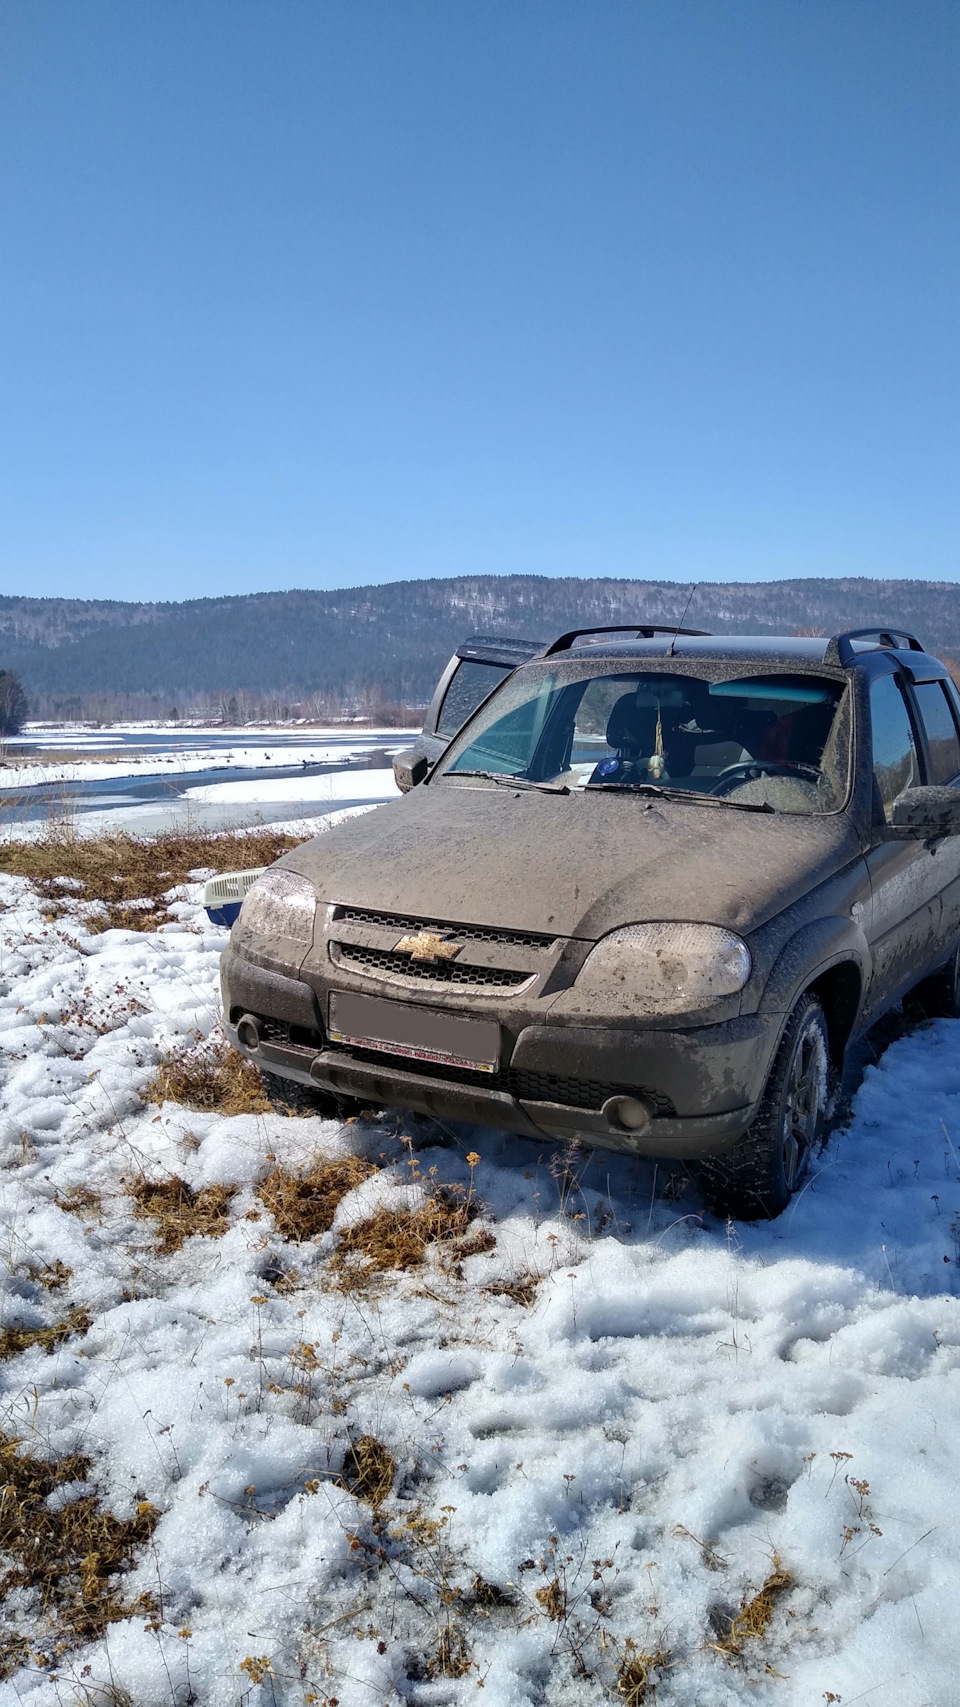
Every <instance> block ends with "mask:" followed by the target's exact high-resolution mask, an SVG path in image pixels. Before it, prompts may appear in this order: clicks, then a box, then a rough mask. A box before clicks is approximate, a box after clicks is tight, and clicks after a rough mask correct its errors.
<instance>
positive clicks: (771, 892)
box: [223, 630, 960, 1213]
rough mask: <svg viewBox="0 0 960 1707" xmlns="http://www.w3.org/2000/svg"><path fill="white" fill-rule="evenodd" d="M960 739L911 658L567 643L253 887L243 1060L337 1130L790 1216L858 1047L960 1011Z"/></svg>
mask: <svg viewBox="0 0 960 1707" xmlns="http://www.w3.org/2000/svg"><path fill="white" fill-rule="evenodd" d="M531 708H533V709H531ZM538 719H539V723H538V721H537V720H538ZM578 719H579V720H580V721H579V722H578V721H577V720H578ZM958 730H960V699H958V697H957V694H956V690H955V689H954V688H953V686H952V683H951V682H950V680H949V677H948V673H947V671H946V669H945V668H944V666H943V665H942V664H941V663H939V662H938V661H937V660H936V659H933V658H931V657H930V656H929V655H927V654H926V653H925V652H924V651H923V650H922V649H921V647H920V645H919V643H918V642H917V641H916V640H915V639H913V638H912V637H911V636H906V635H900V634H893V633H870V634H862V635H849V636H837V637H834V638H833V639H832V640H829V641H828V640H825V639H824V640H812V639H785V640H780V639H776V638H772V639H771V638H756V637H731V636H719V637H709V636H700V635H693V634H685V635H680V634H670V635H667V634H666V633H661V632H657V631H637V630H631V631H629V633H617V634H616V635H615V636H611V635H603V634H597V633H596V631H594V633H592V634H587V635H573V636H564V637H563V638H562V639H561V640H560V641H558V642H556V643H555V644H554V645H553V646H552V647H547V648H544V649H543V651H542V652H541V654H540V655H539V656H538V657H536V658H535V659H533V660H532V661H531V662H528V663H525V664H522V665H521V666H520V667H519V668H517V669H515V670H514V671H513V673H512V674H511V675H510V677H509V678H508V679H507V680H505V681H504V683H503V685H502V686H501V687H500V688H498V689H497V691H496V692H495V693H494V694H493V695H492V697H491V698H489V699H488V700H487V701H486V702H485V704H483V705H481V706H480V708H479V709H478V711H476V712H475V713H474V715H473V716H472V717H471V718H470V719H469V720H468V722H467V723H466V725H465V726H464V728H463V729H462V730H461V731H460V733H459V734H458V735H457V736H456V737H455V739H453V741H452V742H451V743H450V746H449V748H448V750H447V752H446V753H445V755H444V756H443V757H442V758H441V760H440V761H439V763H437V764H436V765H435V767H434V769H433V771H432V772H431V774H430V775H429V778H428V779H427V780H426V781H425V782H424V783H421V784H420V786H417V787H414V788H413V789H412V790H411V791H410V792H409V793H408V794H407V795H406V796H405V797H404V798H403V799H401V800H399V801H397V802H395V803H392V804H390V805H389V806H386V807H382V808H380V809H379V810H378V811H377V812H376V813H375V814H371V815H366V816H363V817H360V818H357V819H354V820H352V821H350V822H348V823H346V824H343V825H342V826H340V827H339V828H338V829H336V830H334V831H331V832H328V833H327V834H325V835H324V836H322V837H320V838H318V839H317V840H315V841H313V842H309V843H306V844H304V845H303V846H302V847H299V848H296V849H294V850H293V851H292V852H291V853H289V854H287V855H285V856H284V858H283V859H282V860H281V861H280V862H279V863H278V865H277V866H275V867H273V868H271V871H270V872H269V873H268V874H267V877H266V878H265V879H263V880H261V883H260V884H257V885H255V886H254V888H253V890H251V898H252V904H251V901H250V900H248V901H247V902H245V903H244V906H243V910H242V912H241V915H240V918H239V920H238V921H237V924H236V925H235V926H234V930H233V934H232V938H231V942H230V945H229V947H228V948H227V949H226V951H225V953H224V957H223V1000H224V1009H225V1021H226V1026H227V1032H228V1035H229V1037H230V1038H231V1040H232V1041H233V1042H234V1043H235V1044H236V1046H237V1047H238V1048H240V1049H241V1050H242V1051H243V1052H244V1053H245V1054H246V1055H247V1056H248V1058H250V1059H251V1060H254V1061H256V1062H257V1063H258V1065H259V1066H260V1067H261V1069H263V1070H264V1071H265V1072H266V1074H267V1075H275V1076H276V1078H277V1079H279V1080H283V1081H286V1083H287V1084H288V1085H292V1084H299V1085H301V1086H303V1087H308V1086H309V1087H311V1088H312V1090H313V1092H314V1093H315V1094H317V1095H318V1096H319V1097H320V1098H321V1099H322V1098H324V1097H326V1098H328V1099H329V1098H334V1099H336V1098H339V1099H356V1102H355V1104H354V1106H356V1103H359V1104H366V1105H371V1104H372V1105H378V1106H397V1107H403V1108H408V1109H414V1110H418V1111H421V1112H424V1113H427V1114H432V1115H435V1116H438V1117H441V1118H447V1119H457V1120H464V1121H469V1122H475V1123H479V1124H484V1125H496V1126H500V1127H504V1128H507V1129H508V1130H512V1131H515V1132H518V1133H523V1134H526V1135H527V1136H529V1137H542V1136H544V1135H547V1136H549V1137H552V1138H578V1139H581V1140H583V1141H585V1142H587V1143H589V1144H592V1145H596V1146H600V1147H606V1148H610V1149H616V1150H622V1151H627V1152H632V1153H634V1154H641V1155H644V1156H649V1157H655V1158H670V1159H674V1160H676V1159H680V1160H684V1161H690V1162H698V1163H702V1164H705V1165H706V1170H707V1175H708V1178H712V1180H713V1183H714V1188H715V1189H714V1197H715V1199H716V1200H717V1202H718V1203H721V1204H726V1205H727V1206H728V1207H732V1208H733V1210H734V1212H736V1213H749V1212H751V1211H750V1205H751V1203H754V1204H755V1206H756V1213H775V1212H776V1211H777V1210H778V1209H779V1208H782V1207H783V1203H784V1202H785V1201H786V1198H787V1197H788V1196H789V1192H790V1190H791V1189H792V1188H793V1187H794V1186H795V1185H796V1183H797V1180H798V1178H799V1176H800V1172H801V1171H802V1164H803V1161H804V1160H805V1156H806V1154H807V1153H809V1151H810V1149H811V1148H812V1147H813V1144H814V1142H815V1140H816V1139H817V1137H818V1134H819V1132H820V1130H821V1129H822V1122H823V1117H824V1114H825V1110H826V1105H827V1075H828V1068H829V1066H830V1065H831V1064H832V1067H833V1069H834V1070H836V1069H837V1068H838V1067H839V1066H840V1064H841V1063H842V1059H843V1055H844V1051H845V1049H846V1048H847V1046H848V1044H849V1042H850V1039H851V1037H852V1036H853V1035H854V1034H855V1033H856V1032H858V1031H859V1030H862V1029H863V1028H865V1027H866V1026H867V1025H869V1024H871V1023H872V1022H873V1021H874V1020H875V1019H876V1018H877V1017H878V1016H879V1014H880V1013H882V1012H883V1011H884V1009H886V1008H889V1007H890V1006H892V1005H893V1004H895V1003H896V1002H897V1001H898V1000H899V999H900V997H901V996H902V995H903V994H904V993H905V991H906V990H908V989H909V988H910V987H911V986H913V985H916V984H917V983H918V982H919V981H921V980H926V981H927V985H926V987H927V989H928V990H929V991H930V992H931V1005H935V1003H937V1002H938V1003H939V1004H940V1006H941V1008H942V1009H943V1010H944V1011H954V1009H955V1006H956V994H957V967H958V956H957V952H956V950H957V943H958V939H960V836H958V835H957V831H958V829H960V788H958V787H957V783H958V773H960V735H958ZM478 755H479V758H480V759H483V758H484V757H486V759H487V760H488V761H489V762H484V763H480V762H477V761H478ZM498 766H499V769H498V768H497V767H498ZM511 767H513V768H512V769H511ZM264 885H265V886H266V887H265V888H264V887H263V886H264ZM781 1081H782V1083H781ZM331 1106H332V1105H331ZM758 1146H759V1148H758ZM778 1146H779V1149H778ZM761 1152H762V1154H761ZM758 1156H760V1161H759V1162H758V1159H757V1158H758Z"/></svg>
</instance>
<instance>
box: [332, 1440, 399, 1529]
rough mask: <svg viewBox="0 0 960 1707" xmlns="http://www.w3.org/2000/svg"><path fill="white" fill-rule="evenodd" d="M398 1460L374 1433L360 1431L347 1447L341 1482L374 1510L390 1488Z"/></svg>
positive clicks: (380, 1503)
mask: <svg viewBox="0 0 960 1707" xmlns="http://www.w3.org/2000/svg"><path fill="white" fill-rule="evenodd" d="M396 1474H397V1461H396V1459H395V1458H394V1456H393V1454H392V1453H391V1452H390V1451H388V1449H387V1447H385V1446H384V1444H383V1442H382V1440H377V1438H376V1436H375V1435H372V1434H362V1435H361V1436H360V1438H359V1440H355V1441H353V1442H352V1444H351V1445H350V1446H349V1447H348V1448H347V1451H346V1453H345V1455H344V1460H343V1466H342V1469H341V1471H340V1477H339V1480H340V1484H341V1486H342V1487H344V1488H346V1489H347V1491H348V1493H351V1494H353V1495H355V1497H356V1498H357V1499H358V1500H363V1502H364V1504H366V1505H369V1506H373V1508H374V1510H375V1511H376V1510H377V1509H378V1507H380V1506H382V1504H383V1502H384V1500H385V1499H386V1498H387V1496H388V1494H389V1493H390V1490H391V1488H392V1487H393V1483H394V1478H395V1476H396Z"/></svg>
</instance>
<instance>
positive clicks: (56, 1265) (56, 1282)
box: [33, 1257, 73, 1292]
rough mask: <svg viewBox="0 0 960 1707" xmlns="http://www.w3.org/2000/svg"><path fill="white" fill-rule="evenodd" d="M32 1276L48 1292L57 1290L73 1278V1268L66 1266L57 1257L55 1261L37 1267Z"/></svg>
mask: <svg viewBox="0 0 960 1707" xmlns="http://www.w3.org/2000/svg"><path fill="white" fill-rule="evenodd" d="M33 1278H34V1280H36V1281H38V1282H39V1284H40V1285H41V1286H43V1287H45V1288H46V1290H47V1291H48V1292H59V1291H60V1288H61V1287H62V1286H66V1284H67V1281H68V1280H71V1279H72V1278H73V1269H72V1268H68V1267H67V1265H66V1263H65V1262H61V1261H60V1258H59V1257H57V1259H56V1261H55V1262H49V1263H47V1265H46V1267H45V1268H38V1269H37V1271H36V1273H35V1275H34V1276H33Z"/></svg>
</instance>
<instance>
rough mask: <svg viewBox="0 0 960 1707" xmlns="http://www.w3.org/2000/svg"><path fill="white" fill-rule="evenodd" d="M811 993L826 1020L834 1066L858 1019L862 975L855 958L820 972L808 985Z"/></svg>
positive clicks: (837, 1062) (839, 1058) (839, 1063)
mask: <svg viewBox="0 0 960 1707" xmlns="http://www.w3.org/2000/svg"><path fill="white" fill-rule="evenodd" d="M807 990H808V992H809V994H810V995H812V996H816V998H817V1000H818V1002H819V1003H820V1006H821V1007H822V1009H823V1014H824V1018H825V1020H826V1022H827V1035H828V1037H829V1039H830V1055H831V1059H832V1061H833V1064H834V1066H835V1067H836V1068H838V1069H839V1068H840V1067H841V1066H842V1064H843V1055H844V1051H845V1049H846V1047H847V1044H848V1043H849V1041H850V1038H851V1035H852V1033H853V1028H854V1026H855V1025H856V1023H857V1015H858V1014H859V1012H860V1004H861V1000H862V997H863V975H862V973H861V970H860V967H859V966H858V965H857V963H856V961H855V960H841V961H838V962H837V964H836V965H834V966H830V967H828V968H827V970H826V971H825V972H821V973H820V974H819V975H818V976H817V977H816V978H814V979H813V980H812V981H811V983H809V984H808V985H807Z"/></svg>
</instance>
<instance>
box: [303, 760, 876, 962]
mask: <svg viewBox="0 0 960 1707" xmlns="http://www.w3.org/2000/svg"><path fill="white" fill-rule="evenodd" d="M860 851H861V850H860V841H859V837H858V836H857V834H856V831H855V829H854V828H853V825H852V824H851V822H850V820H849V818H848V817H847V816H846V814H845V813H836V814H831V815H829V816H810V817H800V816H792V815H789V814H786V813H769V814H767V813H759V812H757V813H754V812H743V811H737V810H735V809H733V808H724V807H720V806H702V805H701V806H698V805H696V804H694V803H693V802H692V801H690V802H687V801H673V800H655V801H654V800H648V799H644V798H642V797H640V796H637V795H625V794H613V793H611V794H596V793H591V794H570V795H552V794H541V793H535V792H533V791H530V792H527V791H524V792H522V793H519V792H516V793H513V792H511V791H510V790H509V789H506V788H502V787H494V788H487V787H482V786H481V787H477V788H465V787H463V786H462V785H449V784H448V785H444V784H440V785H439V786H437V785H435V786H433V787H429V786H428V787H421V788H417V789H414V790H412V792H411V793H410V794H407V795H405V796H404V798H403V799H402V800H398V801H395V802H391V804H389V805H387V806H381V807H379V808H378V809H377V810H376V811H375V812H370V813H364V814H363V815H362V816H359V817H356V818H351V819H349V820H348V821H347V822H346V823H343V824H340V825H338V826H337V827H336V828H335V829H332V830H328V831H326V832H325V833H324V834H323V835H321V836H318V837H317V838H316V839H315V840H314V841H311V842H306V843H304V844H303V845H302V846H301V847H298V848H294V849H293V850H292V851H291V852H290V853H289V854H285V855H284V857H283V859H282V861H281V862H280V863H281V864H282V865H284V866H286V867H287V868H289V869H291V870H294V871H298V872H300V873H302V875H303V876H305V877H308V878H309V879H310V881H311V882H312V883H313V884H315V886H316V888H317V890H318V892H319V894H320V897H321V899H322V900H323V901H326V902H335V903H340V904H349V905H350V906H354V907H367V908H370V909H371V910H376V911H378V912H388V913H396V914H402V915H404V916H405V917H410V918H417V919H428V920H436V921H443V922H450V923H454V922H457V923H463V924H479V925H495V926H499V927H501V928H506V929H513V930H527V931H537V932H544V933H550V934H552V935H557V936H573V937H584V938H587V939H589V940H591V941H593V940H596V939H597V938H598V937H601V936H603V935H605V934H606V932H607V931H610V930H614V929H615V928H616V927H617V926H618V925H623V924H629V923H633V922H635V921H642V920H644V919H696V920H698V921H701V922H703V923H705V924H717V925H726V926H727V927H729V928H730V929H732V930H736V931H738V932H741V933H744V932H749V931H751V930H754V929H756V928H757V927H758V926H759V925H761V924H763V923H764V921H765V920H766V919H768V918H770V917H772V916H773V915H774V914H776V913H778V912H780V911H781V909H782V908H784V907H786V906H789V905H790V903H791V902H792V901H794V900H796V899H798V897H799V896H801V895H803V894H804V893H805V892H806V891H807V890H809V889H810V888H811V887H813V886H814V885H815V884H816V883H819V882H821V881H823V880H824V879H826V878H827V877H828V876H830V874H831V873H832V872H834V871H836V870H837V869H838V868H839V867H840V866H842V865H844V864H846V863H847V861H848V860H850V859H853V858H855V857H856V856H857V855H858V854H859V853H860Z"/></svg>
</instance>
